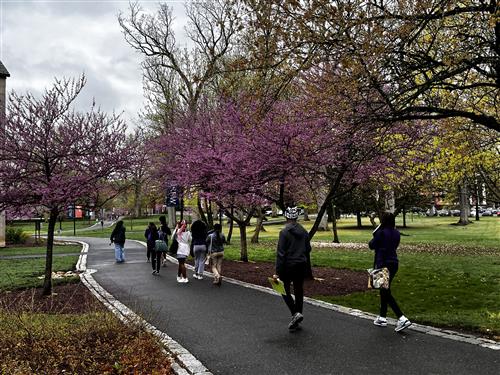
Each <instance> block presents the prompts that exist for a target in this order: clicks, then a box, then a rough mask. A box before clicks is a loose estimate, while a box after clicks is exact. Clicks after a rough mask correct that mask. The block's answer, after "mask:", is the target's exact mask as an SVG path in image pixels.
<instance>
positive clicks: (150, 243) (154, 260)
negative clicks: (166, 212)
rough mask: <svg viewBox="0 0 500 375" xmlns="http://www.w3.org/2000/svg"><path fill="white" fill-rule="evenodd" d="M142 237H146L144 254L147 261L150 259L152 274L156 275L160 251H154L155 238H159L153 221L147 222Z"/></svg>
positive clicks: (159, 261) (158, 269)
mask: <svg viewBox="0 0 500 375" xmlns="http://www.w3.org/2000/svg"><path fill="white" fill-rule="evenodd" d="M144 237H146V247H147V250H146V251H147V254H146V255H147V257H148V262H149V260H150V259H151V267H153V272H152V274H153V275H156V274H158V273H160V264H161V252H159V251H158V252H157V251H155V244H156V240H158V239H159V238H160V236H159V235H158V229H157V228H156V225H155V223H153V222H151V223H149V225H148V227H147V228H146V230H145V231H144Z"/></svg>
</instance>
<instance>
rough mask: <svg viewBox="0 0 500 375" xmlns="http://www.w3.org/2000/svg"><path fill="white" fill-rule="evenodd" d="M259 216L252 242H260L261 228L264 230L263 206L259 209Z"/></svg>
mask: <svg viewBox="0 0 500 375" xmlns="http://www.w3.org/2000/svg"><path fill="white" fill-rule="evenodd" d="M257 212H258V214H259V217H258V218H257V225H256V227H255V232H254V234H253V236H252V239H251V240H250V242H251V243H259V234H260V231H261V230H264V228H263V226H262V223H263V222H264V213H263V212H262V208H259V209H258V211H257Z"/></svg>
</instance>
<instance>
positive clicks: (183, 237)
mask: <svg viewBox="0 0 500 375" xmlns="http://www.w3.org/2000/svg"><path fill="white" fill-rule="evenodd" d="M173 236H175V239H176V240H177V243H178V244H179V247H178V248H177V261H178V262H179V268H178V270H177V282H178V283H187V282H189V280H188V277H187V271H186V258H187V257H188V256H189V250H190V246H191V232H189V231H188V230H187V225H186V221H185V220H182V221H180V222H178V223H177V225H176V226H175V230H174V234H173V235H172V237H173Z"/></svg>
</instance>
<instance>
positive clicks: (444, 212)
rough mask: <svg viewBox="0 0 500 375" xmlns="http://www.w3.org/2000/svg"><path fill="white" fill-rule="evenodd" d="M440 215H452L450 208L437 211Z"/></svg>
mask: <svg viewBox="0 0 500 375" xmlns="http://www.w3.org/2000/svg"><path fill="white" fill-rule="evenodd" d="M437 214H438V216H451V213H450V210H446V209H443V210H438V212H437Z"/></svg>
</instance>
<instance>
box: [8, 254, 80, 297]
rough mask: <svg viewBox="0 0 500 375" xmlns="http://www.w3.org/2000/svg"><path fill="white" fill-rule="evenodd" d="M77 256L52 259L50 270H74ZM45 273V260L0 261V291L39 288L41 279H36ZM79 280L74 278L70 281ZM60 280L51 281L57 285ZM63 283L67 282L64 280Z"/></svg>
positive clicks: (41, 282)
mask: <svg viewBox="0 0 500 375" xmlns="http://www.w3.org/2000/svg"><path fill="white" fill-rule="evenodd" d="M77 261H78V256H67V257H54V258H53V264H52V270H53V271H54V272H55V271H71V270H74V269H75V265H76V262H77ZM44 271H45V258H32V259H0V291H5V290H13V289H20V288H33V287H41V286H42V285H43V279H38V276H42V275H43V274H44ZM77 280H79V278H78V277H75V278H74V280H72V281H77ZM59 282H61V281H60V280H57V279H55V280H53V283H54V285H57V284H58V283H59ZM64 282H68V280H65V281H64Z"/></svg>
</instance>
